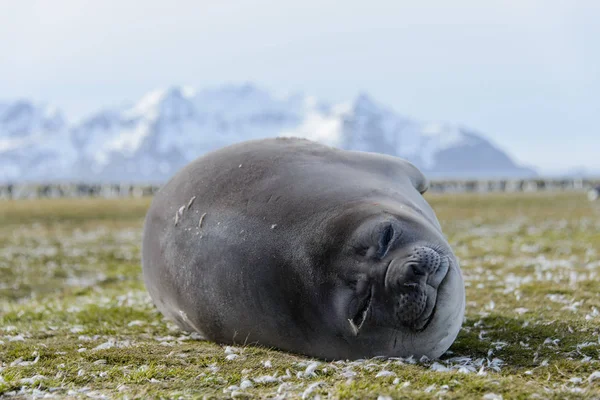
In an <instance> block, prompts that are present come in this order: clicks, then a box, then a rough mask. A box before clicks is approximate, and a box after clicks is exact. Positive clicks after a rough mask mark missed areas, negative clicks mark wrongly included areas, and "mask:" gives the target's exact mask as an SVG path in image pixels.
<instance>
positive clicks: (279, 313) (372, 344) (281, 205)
mask: <svg viewBox="0 0 600 400" xmlns="http://www.w3.org/2000/svg"><path fill="white" fill-rule="evenodd" d="M427 188H428V182H427V180H426V178H425V177H424V176H423V175H422V174H421V172H420V171H419V170H418V169H417V168H416V167H414V166H413V165H412V164H410V163H409V162H407V161H404V160H402V159H399V158H396V157H391V156H385V155H381V154H374V153H366V152H355V151H346V150H340V149H335V148H331V147H327V146H324V145H321V144H317V143H315V142H312V141H308V140H304V139H295V138H277V139H264V140H254V141H249V142H244V143H238V144H235V145H231V146H228V147H225V148H222V149H219V150H216V151H213V152H211V153H208V154H206V155H204V156H202V157H200V158H198V159H197V160H195V161H193V162H191V163H190V164H188V165H187V166H185V167H184V168H183V169H182V170H181V171H179V172H178V173H177V174H176V175H175V176H174V177H173V178H172V179H171V180H170V181H169V182H168V183H167V184H166V185H165V186H163V187H162V188H161V190H159V192H158V193H157V194H156V196H155V198H154V199H153V201H152V204H151V206H150V209H149V210H148V213H147V216H146V220H145V223H144V233H143V244H142V266H143V274H144V281H145V284H146V287H147V289H148V291H149V293H150V296H151V297H152V299H153V302H154V303H155V305H156V306H157V307H158V309H159V310H160V311H161V312H162V313H163V314H164V315H165V316H166V317H168V318H170V319H172V320H174V321H175V322H176V323H177V324H178V325H179V326H180V327H181V328H182V329H183V330H187V331H195V332H198V333H199V334H200V335H202V336H203V337H204V338H206V339H207V340H211V341H215V342H217V343H222V344H246V343H247V344H250V343H253V344H259V345H262V346H266V347H274V348H278V349H282V350H285V351H289V352H294V353H299V354H304V355H307V356H312V357H317V358H321V359H326V360H332V359H357V358H368V357H373V356H396V357H406V356H410V355H413V356H416V357H420V356H423V355H425V356H428V357H429V358H437V357H439V356H440V355H442V354H443V353H444V352H445V351H446V350H447V349H448V347H450V345H451V344H452V342H453V341H454V340H455V338H456V336H457V334H458V331H459V329H460V326H461V323H462V320H463V314H464V307H465V292H464V283H463V279H462V274H461V271H460V268H459V265H458V262H457V260H456V258H455V256H454V254H453V253H452V250H451V249H450V247H449V245H448V243H447V241H446V239H445V238H444V235H443V234H442V231H441V228H440V224H439V222H438V220H437V218H436V216H435V214H434V212H433V210H432V209H431V207H430V206H429V204H428V203H427V202H426V201H425V199H424V198H423V196H422V194H423V193H424V192H425V191H426V190H427Z"/></svg>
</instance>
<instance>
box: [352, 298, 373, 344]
mask: <svg viewBox="0 0 600 400" xmlns="http://www.w3.org/2000/svg"><path fill="white" fill-rule="evenodd" d="M372 304H373V287H372V286H371V288H370V289H369V296H367V297H366V299H365V300H364V301H363V303H362V304H361V305H360V306H359V307H358V311H357V313H356V315H355V316H354V317H353V318H348V323H349V324H350V330H351V331H352V334H353V335H354V336H357V335H358V333H359V332H360V328H362V326H363V325H364V324H365V321H366V320H367V317H368V316H369V311H370V310H371V305H372Z"/></svg>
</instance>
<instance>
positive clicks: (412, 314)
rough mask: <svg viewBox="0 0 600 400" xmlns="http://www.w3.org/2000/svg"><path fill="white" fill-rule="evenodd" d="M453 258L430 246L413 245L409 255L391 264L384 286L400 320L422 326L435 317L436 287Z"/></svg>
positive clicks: (410, 324) (400, 321) (407, 323)
mask: <svg viewBox="0 0 600 400" xmlns="http://www.w3.org/2000/svg"><path fill="white" fill-rule="evenodd" d="M449 266H450V261H449V259H448V258H447V257H442V256H441V255H440V254H439V253H438V252H437V251H435V250H434V249H432V248H430V247H424V246H420V247H416V248H413V249H412V250H411V251H410V253H409V255H408V256H405V257H398V258H396V259H394V261H392V262H391V263H390V266H389V267H388V270H387V273H386V276H385V282H384V284H385V288H386V292H387V293H388V296H389V297H390V298H392V299H394V300H393V314H394V317H395V319H396V321H397V323H401V324H402V325H405V326H409V327H412V328H415V329H422V328H423V327H424V326H425V325H426V323H427V321H428V320H429V318H430V317H431V316H432V314H433V311H434V308H435V303H436V298H437V289H438V287H439V285H440V284H441V282H442V281H443V279H444V277H445V276H446V274H447V273H448V268H449Z"/></svg>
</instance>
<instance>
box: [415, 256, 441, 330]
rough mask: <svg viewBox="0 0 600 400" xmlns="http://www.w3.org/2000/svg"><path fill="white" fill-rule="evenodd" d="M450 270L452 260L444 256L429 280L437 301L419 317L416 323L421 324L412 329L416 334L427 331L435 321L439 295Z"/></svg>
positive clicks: (428, 283) (416, 324) (428, 282)
mask: <svg viewBox="0 0 600 400" xmlns="http://www.w3.org/2000/svg"><path fill="white" fill-rule="evenodd" d="M449 269H450V258H449V257H448V256H444V257H442V258H441V260H440V265H439V266H438V267H437V268H436V270H435V272H434V273H433V274H432V275H431V276H430V277H429V279H428V280H427V286H428V287H429V288H431V289H433V290H434V293H435V299H434V300H433V302H432V303H433V304H432V306H431V307H426V308H425V309H424V310H423V312H422V313H421V315H419V317H418V318H417V319H416V321H419V322H418V323H415V324H413V326H412V327H411V328H412V329H413V330H415V331H416V332H422V331H424V330H425V329H427V327H428V326H429V324H430V323H431V321H432V320H433V317H434V316H435V312H436V310H437V294H438V292H439V290H440V288H441V287H442V285H443V284H444V283H445V282H446V277H447V276H448V271H449ZM429 308H431V309H429Z"/></svg>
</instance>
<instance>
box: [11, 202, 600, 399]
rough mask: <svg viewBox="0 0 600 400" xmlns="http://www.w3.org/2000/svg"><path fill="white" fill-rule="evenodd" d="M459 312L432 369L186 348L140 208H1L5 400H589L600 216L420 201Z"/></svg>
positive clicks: (599, 368) (598, 303)
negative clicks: (165, 309) (157, 275)
mask: <svg viewBox="0 0 600 400" xmlns="http://www.w3.org/2000/svg"><path fill="white" fill-rule="evenodd" d="M426 198H427V199H428V200H429V201H430V203H431V204H432V206H433V208H434V210H435V211H436V213H437V214H438V217H439V219H440V221H441V224H442V227H443V229H444V232H445V234H446V235H447V236H448V239H449V242H450V244H451V245H452V246H453V248H454V250H455V252H456V254H457V256H458V258H459V260H460V262H461V267H462V270H463V274H464V277H465V284H466V296H467V309H466V316H465V320H464V324H463V328H462V330H461V332H460V334H459V337H458V339H457V340H456V342H455V343H454V345H453V346H452V347H451V348H450V351H449V352H448V353H447V354H445V355H444V356H443V357H442V359H440V360H435V361H431V360H412V359H408V360H406V359H404V360H402V359H388V360H384V359H371V360H361V361H355V362H333V363H326V362H320V361H318V360H313V359H308V358H305V357H301V356H297V355H292V354H287V353H283V352H278V351H274V350H269V349H264V348H258V347H251V346H248V347H243V348H231V347H226V346H219V345H216V344H212V343H208V342H205V341H200V340H196V338H195V337H194V336H193V335H191V336H190V335H188V334H185V333H183V332H181V331H179V330H178V329H177V328H176V327H175V326H174V325H173V324H171V323H170V322H168V321H166V320H164V319H163V318H162V316H161V315H160V314H159V313H158V312H157V311H156V309H155V308H154V306H153V305H152V303H151V301H150V299H149V296H148V295H147V293H146V292H145V289H144V285H143V281H142V279H141V267H140V241H141V228H142V223H143V216H144V213H145V211H146V210H147V207H148V205H149V202H150V200H149V199H128V200H94V199H83V200H23V201H4V202H0V254H1V255H0V397H4V396H5V397H11V396H15V397H22V398H31V397H43V396H56V397H60V398H65V397H67V398H89V397H91V398H102V397H106V398H179V397H181V398H203V397H207V398H228V397H238V398H246V397H254V398H264V397H269V398H273V397H277V396H280V398H310V397H316V396H321V398H373V399H376V398H380V399H385V398H411V399H412V398H456V397H462V398H478V399H500V398H504V399H508V398H544V399H545V398H561V399H562V398H600V359H599V356H600V354H599V353H600V342H599V331H600V312H599V311H598V310H599V309H600V296H599V294H598V293H599V292H600V280H599V272H600V261H599V259H600V256H599V252H600V204H594V203H591V202H589V201H587V199H586V196H585V194H580V193H579V194H554V195H549V194H503V195H491V194H486V195H483V194H482V195H475V194H472V195H466V194H460V195H433V194H430V195H426Z"/></svg>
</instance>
